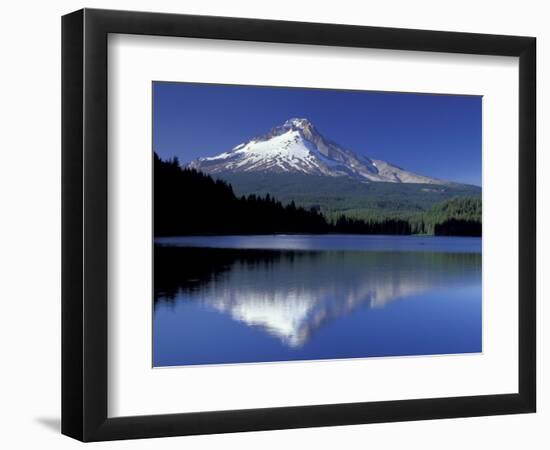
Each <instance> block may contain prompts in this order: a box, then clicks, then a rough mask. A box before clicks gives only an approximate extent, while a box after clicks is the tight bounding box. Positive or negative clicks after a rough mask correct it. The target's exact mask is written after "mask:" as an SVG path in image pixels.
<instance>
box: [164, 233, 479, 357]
mask: <svg viewBox="0 0 550 450" xmlns="http://www.w3.org/2000/svg"><path fill="white" fill-rule="evenodd" d="M481 344H482V335H481V239H479V238H453V237H415V236H413V237H411V236H363V235H361V236H354V235H328V236H327V235H317V236H309V235H301V236H296V235H288V236H283V235H280V236H209V237H179V238H161V239H156V240H155V298H154V323H153V364H154V366H157V367H158V366H174V365H194V364H225V363H243V362H267V361H292V360H315V359H335V358H364V357H374V356H376V357H379V356H404V355H427V354H451V353H473V352H480V351H481Z"/></svg>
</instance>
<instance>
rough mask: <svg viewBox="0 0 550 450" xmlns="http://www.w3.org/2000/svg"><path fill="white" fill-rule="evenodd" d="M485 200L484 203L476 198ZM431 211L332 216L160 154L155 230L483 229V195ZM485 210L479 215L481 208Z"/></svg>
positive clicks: (402, 232)
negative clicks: (238, 191)
mask: <svg viewBox="0 0 550 450" xmlns="http://www.w3.org/2000/svg"><path fill="white" fill-rule="evenodd" d="M476 201H479V205H478V204H477V203H476ZM445 203H448V204H443V205H439V206H437V207H436V208H434V209H433V210H432V211H430V212H429V213H427V214H422V215H418V216H411V217H408V218H390V217H383V216H382V215H380V216H379V217H373V218H369V219H368V220H364V219H357V218H352V217H347V216H346V215H345V214H341V215H340V216H339V217H337V218H334V219H327V217H326V216H325V215H323V214H322V213H321V211H320V208H316V207H312V208H303V207H300V206H297V205H296V204H295V202H294V201H291V202H290V203H288V204H283V203H281V202H280V201H278V200H276V199H275V198H273V197H272V196H271V195H269V194H266V195H265V196H257V195H254V194H252V195H248V196H241V197H238V196H237V195H235V193H234V191H233V188H232V187H231V185H230V184H229V183H227V182H226V181H223V180H219V179H214V178H212V177H211V176H210V175H207V174H205V173H203V172H200V171H197V170H195V169H190V168H182V167H181V165H180V163H179V161H178V160H177V158H174V159H171V160H168V161H164V160H162V159H160V158H159V157H158V155H157V154H156V153H155V155H154V233H155V236H177V235H199V234H273V233H311V234H320V233H354V234H400V235H410V234H437V235H455V236H456V235H458V236H461V235H464V236H480V235H481V201H480V200H478V199H453V200H451V201H449V202H445ZM478 212H479V215H477V213H478Z"/></svg>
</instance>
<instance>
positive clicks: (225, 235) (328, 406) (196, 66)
mask: <svg viewBox="0 0 550 450" xmlns="http://www.w3.org/2000/svg"><path fill="white" fill-rule="evenodd" d="M535 42H536V41H535V38H533V37H517V36H496V35H486V34H469V33H458V32H439V31H423V30H405V29H391V28H375V27H360V26H348V25H332V24H318V23H298V22H283V21H266V20H256V19H242V18H225V17H205V16H188V15H171V14H156V13H142V12H122V11H106V10H89V9H84V10H81V11H77V12H74V13H72V14H69V15H66V16H64V17H63V20H62V109H63V113H62V122H63V130H62V147H63V148H62V163H63V168H62V175H63V199H62V202H63V218H62V224H63V231H62V235H63V236H62V238H63V249H62V255H63V266H62V269H63V274H62V277H63V298H62V327H63V329H62V375H63V380H62V432H63V433H64V434H66V435H68V436H71V437H73V438H76V439H79V440H82V441H101V440H113V439H130V438H146V437H160V436H176V435H190V434H207V433H225V432H236V431H252V430H271V429H281V428H298V427H317V426H329V425H345V424H360V423H374V422H393V421H404V420H423V419H437V418H452V417H467V416H481V415H496V414H513V413H529V412H535V404H536V378H535V374H536V360H535V355H536V351H535V335H536V320H535V314H536V312H535V300H536V298H535V296H536V289H535V262H536V258H535V255H536V252H535V245H536V242H535V235H536V233H535V232H536V224H535V219H536V207H535V205H536V195H535V185H536V180H535V173H536V159H535V136H536V107H535V90H536V79H535V73H536V71H535V61H536V47H535V45H536V44H535Z"/></svg>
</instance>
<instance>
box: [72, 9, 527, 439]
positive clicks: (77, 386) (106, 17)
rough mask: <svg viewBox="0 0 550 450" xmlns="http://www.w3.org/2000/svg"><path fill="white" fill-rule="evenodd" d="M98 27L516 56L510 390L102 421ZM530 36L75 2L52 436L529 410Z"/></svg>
mask: <svg viewBox="0 0 550 450" xmlns="http://www.w3.org/2000/svg"><path fill="white" fill-rule="evenodd" d="M109 33H123V34H137V35H152V36H179V37H192V38H209V39H230V40H239V41H260V42H280V43H292V44H311V45H326V46H336V47H368V48H378V49H394V50H414V51H430V52H448V53H465V54H478V55H503V56H516V57H519V80H518V82H519V104H518V108H519V142H518V152H519V291H518V293H517V294H518V302H519V321H518V327H519V328H518V330H519V389H518V392H517V393H510V394H499V395H480V396H469V397H450V398H429V399H420V400H402V401H377V402H366V403H347V404H336V405H311V406H299V407H293V406H289V407H277V408H263V409H248V410H235V411H212V412H199V413H182V414H166V415H145V416H133V417H117V418H109V417H108V416H107V395H108V382H107V365H108V359H107V318H108V312H107V193H108V186H107V98H108V97H107V96H108V92H107V36H108V34H109ZM535 90H536V39H535V38H533V37H517V36H502V35H488V34H471V33H457V32H439V31H421V30H409V29H393V28H377V27H363V26H349V25H332V24H320V23H300V22H285V21H271V20H256V19H242V18H226V17H207V16H190V15H174V14H157V13H144V12H128V11H108V10H95V9H83V10H80V11H76V12H74V13H71V14H68V15H66V16H64V17H63V18H62V211H63V212H62V216H63V217H62V292H63V294H62V433H63V434H66V435H68V436H71V437H73V438H76V439H79V440H82V441H102V440H113V439H131V438H148V437H160V436H176V435H191V434H211V433H227V432H238V431H252V430H273V429H282V428H299V427H319V426H328V425H346V424H361V423H375V422H396V421H406V420H424V419H438V418H452V417H467V416H482V415H497V414H512V413H529V412H535V405H536V339H535V337H536V320H535V318H536V288H535V286H536V284H535V281H536V275H535V265H536V249H535V246H536V154H535V147H536V145H535V144H536V142H535V139H536V105H535V100H536V99H535Z"/></svg>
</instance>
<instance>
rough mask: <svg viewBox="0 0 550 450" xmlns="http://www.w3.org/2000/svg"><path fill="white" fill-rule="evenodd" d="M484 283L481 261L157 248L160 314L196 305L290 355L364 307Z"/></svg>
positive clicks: (471, 256) (423, 255)
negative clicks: (254, 331)
mask: <svg viewBox="0 0 550 450" xmlns="http://www.w3.org/2000/svg"><path fill="white" fill-rule="evenodd" d="M480 280H481V255H480V254H479V253H441V252H439V253H430V252H381V251H368V252H363V251H338V250H334V251H333V250H331V251H290V250H253V249H247V250H239V249H216V248H188V247H167V246H166V247H165V246H156V247H155V306H156V308H157V309H158V308H159V307H161V306H162V305H169V304H172V303H173V304H175V303H177V302H192V303H194V304H196V305H197V306H200V307H201V308H207V309H211V310H214V311H218V312H222V313H223V314H227V315H229V316H230V317H231V318H232V319H233V320H235V321H238V322H240V323H243V324H246V325H247V326H250V327H255V328H259V329H261V330H263V331H264V332H266V333H268V334H269V335H271V336H274V337H276V338H277V339H279V340H280V342H281V343H283V344H284V345H286V346H287V347H290V348H300V347H302V346H304V345H305V344H306V343H307V342H308V340H309V339H310V338H311V337H312V336H313V335H314V333H315V331H316V330H319V329H320V328H321V327H323V326H324V325H326V324H329V323H331V322H332V321H334V320H336V319H338V318H342V317H344V316H346V315H349V314H352V313H353V312H354V311H356V310H357V309H358V308H360V307H366V308H378V309H379V308H384V307H385V306H386V305H388V304H390V303H391V302H395V301H397V300H399V299H406V298H407V297H411V296H413V295H418V294H421V293H426V292H429V291H432V290H435V289H438V288H445V289H449V288H450V289H452V288H453V286H457V287H458V286H465V285H469V284H472V285H479V284H480ZM441 301H442V302H443V301H445V299H444V298H442V299H441ZM350 332H353V330H350Z"/></svg>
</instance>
